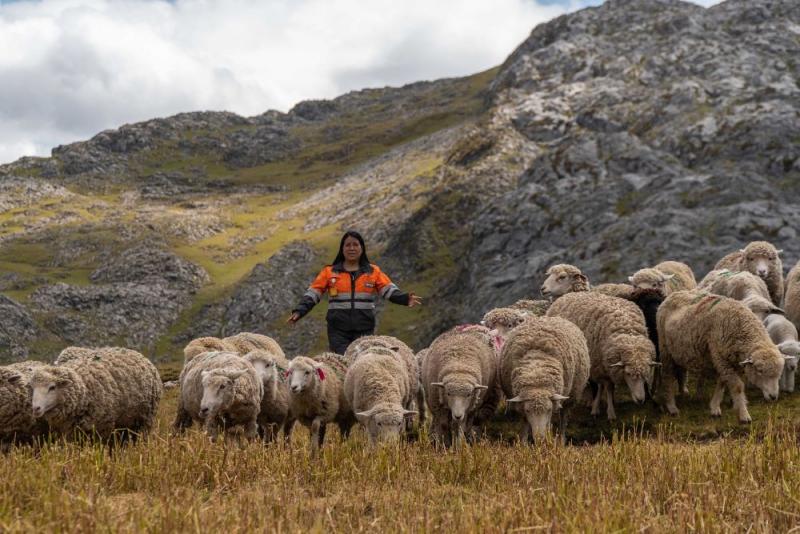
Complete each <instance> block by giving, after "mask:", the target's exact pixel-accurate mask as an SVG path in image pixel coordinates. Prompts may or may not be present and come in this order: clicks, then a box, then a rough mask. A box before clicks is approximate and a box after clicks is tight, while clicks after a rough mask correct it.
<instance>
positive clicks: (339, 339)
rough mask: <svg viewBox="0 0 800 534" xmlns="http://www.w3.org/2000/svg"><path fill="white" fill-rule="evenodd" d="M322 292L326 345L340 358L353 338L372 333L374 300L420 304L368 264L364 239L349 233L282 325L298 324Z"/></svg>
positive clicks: (414, 296) (343, 237) (344, 236)
mask: <svg viewBox="0 0 800 534" xmlns="http://www.w3.org/2000/svg"><path fill="white" fill-rule="evenodd" d="M326 291H327V292H328V315H327V316H326V319H327V321H328V343H329V344H330V347H331V350H332V351H333V352H336V353H338V354H344V351H345V350H346V349H347V347H348V345H350V343H352V342H353V341H354V340H355V339H356V338H358V337H361V336H368V335H371V334H372V333H373V332H374V331H375V300H376V299H377V297H378V296H381V297H383V298H385V299H389V302H393V303H395V304H401V305H403V306H409V307H413V306H416V305H418V304H422V299H421V298H420V297H418V296H416V295H415V294H414V293H403V292H402V291H400V289H399V288H398V287H397V286H396V285H394V284H393V283H392V281H391V280H389V277H388V276H386V275H385V274H384V273H383V272H382V271H381V270H380V268H379V267H378V266H377V265H374V264H371V263H370V262H369V259H368V258H367V247H366V246H365V245H364V238H363V237H361V234H359V233H358V232H354V231H352V230H351V231H348V232H345V234H344V235H343V236H342V241H341V243H339V253H338V254H337V255H336V259H335V260H333V263H332V264H331V265H326V266H325V268H324V269H322V271H321V272H320V273H319V274H318V275H317V277H316V278H315V279H314V281H313V282H312V283H311V286H310V287H309V288H308V291H306V293H305V295H303V298H302V299H301V300H300V304H298V305H297V308H295V309H294V310H292V315H291V317H289V319H288V320H287V321H286V322H287V323H289V324H294V323H296V322H297V321H298V320H300V318H301V317H303V316H304V315H305V314H307V313H308V312H309V311H311V308H313V307H314V305H315V304H317V303H318V302H319V301H320V299H321V298H322V294H323V293H325V292H326Z"/></svg>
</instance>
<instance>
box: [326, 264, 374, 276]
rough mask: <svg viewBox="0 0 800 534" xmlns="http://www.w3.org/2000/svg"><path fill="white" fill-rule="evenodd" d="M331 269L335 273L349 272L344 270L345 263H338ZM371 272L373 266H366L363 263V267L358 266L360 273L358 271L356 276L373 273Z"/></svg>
mask: <svg viewBox="0 0 800 534" xmlns="http://www.w3.org/2000/svg"><path fill="white" fill-rule="evenodd" d="M331 269H332V270H333V272H335V273H346V272H347V271H345V270H344V262H341V261H340V262H338V263H334V264H333V265H332V266H331ZM371 272H372V266H371V265H369V264H366V265H365V264H363V263H362V264H361V265H359V266H358V271H356V274H357V275H361V274H362V273H371Z"/></svg>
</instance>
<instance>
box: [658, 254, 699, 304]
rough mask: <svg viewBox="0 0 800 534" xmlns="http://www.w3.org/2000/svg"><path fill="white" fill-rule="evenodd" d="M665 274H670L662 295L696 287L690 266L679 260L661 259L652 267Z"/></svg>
mask: <svg viewBox="0 0 800 534" xmlns="http://www.w3.org/2000/svg"><path fill="white" fill-rule="evenodd" d="M653 268H654V269H657V270H659V271H661V272H662V273H664V274H666V275H672V278H670V279H669V280H668V281H667V284H666V285H665V286H664V296H668V295H670V294H671V293H674V292H675V291H684V290H686V289H694V288H696V287H697V281H696V280H695V278H694V272H692V268H691V267H689V266H688V265H686V264H685V263H682V262H679V261H672V260H667V261H662V262H661V263H659V264H658V265H655V266H654V267H653Z"/></svg>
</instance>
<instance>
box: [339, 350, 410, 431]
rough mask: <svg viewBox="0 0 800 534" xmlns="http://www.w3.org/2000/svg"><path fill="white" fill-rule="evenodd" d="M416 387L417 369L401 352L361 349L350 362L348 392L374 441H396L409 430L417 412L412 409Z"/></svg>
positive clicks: (354, 410) (347, 377) (346, 391)
mask: <svg viewBox="0 0 800 534" xmlns="http://www.w3.org/2000/svg"><path fill="white" fill-rule="evenodd" d="M412 358H413V354H412ZM414 366H415V367H416V359H414ZM416 386H417V370H416V368H415V369H414V370H413V376H411V375H410V374H409V370H408V366H407V362H406V361H405V358H403V356H402V355H401V353H400V352H399V351H396V350H392V349H387V348H386V347H382V346H376V347H374V348H373V349H372V350H369V349H367V350H366V351H365V352H360V353H359V354H358V356H357V357H355V359H354V360H353V363H352V364H350V367H348V369H347V375H346V376H345V379H344V394H345V397H346V398H347V402H348V404H349V405H350V406H351V407H352V409H353V412H354V413H355V416H356V419H358V421H359V422H360V423H361V424H362V425H364V428H366V430H367V434H368V435H369V438H370V441H371V442H372V443H375V442H379V441H396V440H397V439H399V438H400V435H401V433H402V432H403V431H404V430H405V429H406V421H407V419H408V418H409V417H410V416H412V415H414V414H416V413H417V412H416V411H413V410H409V409H408V406H409V405H410V404H411V403H412V402H413V400H414V398H415V397H416V393H417V391H416V390H417V387H416Z"/></svg>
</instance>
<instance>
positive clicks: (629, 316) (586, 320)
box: [547, 291, 657, 420]
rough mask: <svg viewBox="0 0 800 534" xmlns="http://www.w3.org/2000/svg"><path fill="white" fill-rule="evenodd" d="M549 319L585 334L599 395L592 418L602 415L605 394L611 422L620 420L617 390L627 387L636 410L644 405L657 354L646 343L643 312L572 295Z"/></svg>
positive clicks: (616, 301)
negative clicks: (565, 322) (568, 323)
mask: <svg viewBox="0 0 800 534" xmlns="http://www.w3.org/2000/svg"><path fill="white" fill-rule="evenodd" d="M547 317H561V318H564V319H566V320H568V321H571V322H572V323H574V324H575V325H576V326H577V327H578V328H580V329H581V331H582V332H583V335H584V336H585V337H586V342H587V344H588V346H589V356H590V360H591V372H590V378H591V380H592V382H594V383H595V384H597V385H598V386H599V387H598V390H597V393H596V395H595V397H594V401H593V403H592V415H598V414H599V413H600V400H601V398H602V396H603V394H605V400H606V405H607V415H608V418H609V420H614V419H616V412H615V411H614V387H615V385H617V384H621V383H625V384H627V385H628V389H629V390H630V392H631V397H632V398H633V400H634V402H636V403H637V404H639V403H642V402H644V400H645V383H647V382H650V381H651V377H652V367H653V366H655V365H657V363H656V362H655V355H656V349H655V346H654V345H653V342H652V341H650V338H649V337H648V331H647V325H646V323H645V319H644V315H643V314H642V311H641V310H640V309H639V307H638V306H637V305H636V304H634V303H632V302H630V301H628V300H624V299H620V298H616V297H609V296H608V295H603V294H600V293H595V292H585V291H584V292H578V293H569V294H566V295H564V296H562V297H560V298H559V299H558V300H556V301H555V302H554V303H553V305H552V306H550V309H549V310H548V311H547Z"/></svg>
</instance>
